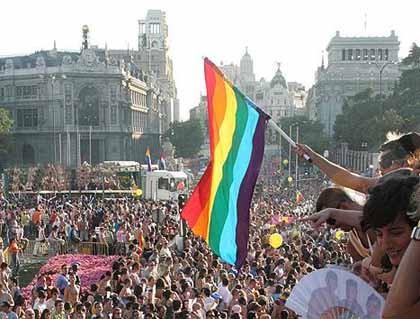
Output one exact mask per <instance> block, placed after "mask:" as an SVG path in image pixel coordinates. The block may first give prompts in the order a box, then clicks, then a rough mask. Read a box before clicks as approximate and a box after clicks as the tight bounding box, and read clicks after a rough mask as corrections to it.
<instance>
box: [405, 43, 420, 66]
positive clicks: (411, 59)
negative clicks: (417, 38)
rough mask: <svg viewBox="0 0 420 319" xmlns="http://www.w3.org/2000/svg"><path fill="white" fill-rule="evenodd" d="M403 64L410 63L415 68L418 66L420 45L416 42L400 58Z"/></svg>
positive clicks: (419, 64) (419, 62)
mask: <svg viewBox="0 0 420 319" xmlns="http://www.w3.org/2000/svg"><path fill="white" fill-rule="evenodd" d="M402 63H403V64H405V65H411V66H413V67H415V68H419V67H420V47H418V46H417V44H416V43H413V45H412V46H411V49H410V52H409V53H408V56H407V57H406V58H404V59H403V60H402Z"/></svg>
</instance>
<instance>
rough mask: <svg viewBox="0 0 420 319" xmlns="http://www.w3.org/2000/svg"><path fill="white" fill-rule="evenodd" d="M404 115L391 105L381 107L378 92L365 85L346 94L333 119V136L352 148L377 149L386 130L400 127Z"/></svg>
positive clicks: (397, 129) (394, 129)
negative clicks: (388, 107) (366, 88)
mask: <svg viewBox="0 0 420 319" xmlns="http://www.w3.org/2000/svg"><path fill="white" fill-rule="evenodd" d="M403 122H404V121H403V119H402V117H401V116H400V115H399V114H398V112H397V111H396V110H394V109H388V110H385V112H384V110H383V105H382V103H381V101H380V99H379V96H373V91H372V90H371V89H368V90H366V91H363V92H360V93H358V94H356V95H355V96H352V97H350V98H348V99H347V100H346V101H345V103H344V105H343V113H342V114H341V115H338V116H337V119H336V122H335V130H334V132H335V136H334V137H335V140H336V141H337V142H347V143H349V145H350V148H351V149H354V150H361V149H363V148H364V147H366V145H367V148H368V149H377V147H378V146H379V145H380V144H381V143H382V142H383V141H384V139H385V136H386V133H387V132H389V131H399V130H401V128H402V127H403Z"/></svg>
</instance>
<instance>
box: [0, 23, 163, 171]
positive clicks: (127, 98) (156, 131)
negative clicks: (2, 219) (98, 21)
mask: <svg viewBox="0 0 420 319" xmlns="http://www.w3.org/2000/svg"><path fill="white" fill-rule="evenodd" d="M88 32H89V30H88V28H87V26H84V27H83V44H82V50H81V52H80V53H75V52H61V51H58V50H57V49H56V48H55V46H54V49H52V50H50V51H39V52H35V53H33V54H31V55H28V56H16V57H10V58H4V59H0V105H1V106H3V107H5V108H7V109H8V110H9V111H10V113H11V114H12V117H13V120H14V126H13V130H12V133H13V137H14V138H15V143H14V145H15V147H14V151H13V152H12V154H9V158H8V159H7V160H8V164H9V165H32V164H35V163H61V164H64V165H67V166H70V167H76V166H80V164H81V163H82V162H84V161H87V162H90V163H98V162H102V161H106V160H136V161H141V162H142V161H143V159H144V154H145V151H146V148H147V147H150V148H151V151H152V154H153V153H154V154H155V155H157V153H158V152H159V151H160V149H159V148H160V146H159V143H160V136H161V133H162V132H163V130H164V128H165V127H166V126H168V125H169V122H168V121H169V119H170V118H171V117H170V112H169V111H168V107H167V101H166V100H165V98H166V95H165V94H163V93H162V92H163V90H162V89H160V88H159V87H158V85H157V84H156V81H155V79H154V78H153V77H151V76H148V75H147V73H146V72H143V71H142V70H141V68H139V67H138V66H137V65H136V64H135V63H133V61H131V60H127V59H121V60H117V59H116V58H115V57H114V56H112V55H111V54H110V52H109V51H108V50H107V49H106V48H105V49H98V48H95V47H90V46H89V43H88Z"/></svg>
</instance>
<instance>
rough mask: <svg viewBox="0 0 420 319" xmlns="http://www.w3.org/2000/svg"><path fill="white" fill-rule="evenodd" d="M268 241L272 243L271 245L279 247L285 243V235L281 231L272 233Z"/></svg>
mask: <svg viewBox="0 0 420 319" xmlns="http://www.w3.org/2000/svg"><path fill="white" fill-rule="evenodd" d="M268 242H269V243H270V246H271V247H273V248H279V247H280V246H281V245H283V237H282V236H281V235H280V234H279V233H274V234H272V235H270V238H269V239H268Z"/></svg>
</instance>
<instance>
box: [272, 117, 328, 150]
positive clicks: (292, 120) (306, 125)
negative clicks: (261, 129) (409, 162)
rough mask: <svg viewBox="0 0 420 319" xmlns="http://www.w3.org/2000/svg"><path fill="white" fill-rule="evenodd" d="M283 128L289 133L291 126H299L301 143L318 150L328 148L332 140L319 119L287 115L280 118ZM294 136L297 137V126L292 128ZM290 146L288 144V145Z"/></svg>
mask: <svg viewBox="0 0 420 319" xmlns="http://www.w3.org/2000/svg"><path fill="white" fill-rule="evenodd" d="M280 125H281V127H282V129H283V130H284V131H285V132H286V133H287V134H289V127H290V126H291V125H293V127H295V126H296V125H298V126H299V143H302V144H307V145H309V146H310V147H311V148H313V149H314V150H315V151H317V152H321V154H322V152H324V151H325V150H327V149H328V146H329V143H330V140H329V138H328V137H327V135H326V134H325V133H324V130H323V125H322V124H321V123H320V122H318V121H311V120H309V119H307V118H306V117H305V116H294V117H286V118H283V119H281V120H280ZM292 132H293V133H292V136H291V137H292V138H293V139H295V134H296V128H294V129H292ZM287 148H288V146H287Z"/></svg>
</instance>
